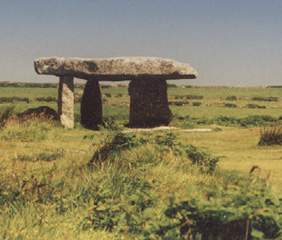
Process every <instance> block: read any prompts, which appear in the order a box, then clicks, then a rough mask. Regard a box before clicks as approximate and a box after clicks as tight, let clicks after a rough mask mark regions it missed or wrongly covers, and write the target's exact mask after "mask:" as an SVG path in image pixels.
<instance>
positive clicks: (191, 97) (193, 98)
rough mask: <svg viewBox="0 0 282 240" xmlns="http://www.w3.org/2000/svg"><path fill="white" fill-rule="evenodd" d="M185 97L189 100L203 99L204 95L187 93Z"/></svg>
mask: <svg viewBox="0 0 282 240" xmlns="http://www.w3.org/2000/svg"><path fill="white" fill-rule="evenodd" d="M186 99H189V100H202V99H204V96H200V95H187V96H186Z"/></svg>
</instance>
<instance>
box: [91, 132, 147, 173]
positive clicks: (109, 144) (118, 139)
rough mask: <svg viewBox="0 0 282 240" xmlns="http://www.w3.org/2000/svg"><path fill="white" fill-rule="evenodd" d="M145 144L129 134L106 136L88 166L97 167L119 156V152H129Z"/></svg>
mask: <svg viewBox="0 0 282 240" xmlns="http://www.w3.org/2000/svg"><path fill="white" fill-rule="evenodd" d="M144 143H146V140H145V139H143V138H137V137H136V135H134V134H131V133H122V132H118V133H116V134H114V135H113V136H108V137H107V138H106V140H105V142H104V144H103V145H102V147H101V148H99V149H98V150H97V151H96V152H95V153H94V155H93V157H92V159H91V160H90V162H89V166H90V167H91V166H93V165H99V164H101V163H103V162H104V161H105V160H106V159H107V158H110V157H114V156H116V155H119V154H120V153H121V151H124V150H130V149H132V148H134V147H138V146H140V145H142V144H144Z"/></svg>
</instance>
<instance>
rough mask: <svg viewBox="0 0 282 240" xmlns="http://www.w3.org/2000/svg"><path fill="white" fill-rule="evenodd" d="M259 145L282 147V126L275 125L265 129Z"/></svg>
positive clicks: (262, 131)
mask: <svg viewBox="0 0 282 240" xmlns="http://www.w3.org/2000/svg"><path fill="white" fill-rule="evenodd" d="M258 145H260V146H263V145H282V126H281V125H274V126H271V127H266V128H263V129H262V130H261V133H260V140H259V143H258Z"/></svg>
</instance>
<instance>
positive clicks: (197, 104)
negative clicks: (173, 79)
mask: <svg viewBox="0 0 282 240" xmlns="http://www.w3.org/2000/svg"><path fill="white" fill-rule="evenodd" d="M201 105H202V103H201V102H192V106H194V107H199V106H201Z"/></svg>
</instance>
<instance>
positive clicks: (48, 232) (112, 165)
mask: <svg viewBox="0 0 282 240" xmlns="http://www.w3.org/2000/svg"><path fill="white" fill-rule="evenodd" d="M79 91H80V94H81V90H78V92H79ZM102 92H103V93H110V94H111V95H112V97H111V98H107V102H106V103H105V104H104V116H105V117H113V118H114V119H115V120H116V121H117V122H118V123H119V124H120V126H121V125H122V124H125V123H126V122H127V120H128V112H129V106H128V105H129V97H128V96H127V89H126V88H125V87H112V88H106V89H102ZM168 92H169V97H170V98H171V99H174V97H175V96H180V95H182V96H185V95H202V96H204V98H203V100H200V101H201V102H202V105H201V106H199V107H193V106H192V104H190V105H184V106H181V107H176V106H171V109H172V111H173V113H174V114H177V115H180V116H186V115H189V116H190V117H192V118H204V119H214V118H216V117H219V116H232V117H236V118H243V117H247V116H251V115H269V116H272V117H276V118H278V117H279V116H280V115H282V114H281V112H280V107H282V89H278V88H276V89H272V88H223V87H219V88H212V87H201V88H180V87H177V88H169V90H168ZM56 94H57V90H56V89H55V88H11V87H6V88H4V87H3V88H0V96H5V97H11V96H21V97H29V98H30V99H34V100H33V101H31V103H29V104H26V103H16V104H14V105H15V111H16V112H19V111H22V110H26V109H27V108H29V107H35V106H40V105H47V106H51V107H53V108H56V104H55V103H46V104H45V103H44V102H37V101H35V98H36V97H42V96H44V97H48V96H52V97H56ZM117 94H123V95H122V97H117V96H116V95H117ZM227 96H236V97H237V99H238V100H236V101H232V103H235V104H236V105H238V107H237V108H234V109H233V108H232V109H231V108H225V107H224V106H223V103H224V102H226V100H225V98H226V97H227ZM255 96H260V97H270V96H273V97H279V101H278V102H259V104H261V105H265V106H266V107H267V108H266V109H248V108H244V106H245V105H246V104H248V103H252V102H254V101H252V100H251V98H252V97H255ZM197 101H198V100H197ZM191 102H192V101H191ZM6 106H11V104H1V105H0V110H1V109H4V108H5V107H6ZM75 111H76V114H77V115H78V114H79V104H76V106H75ZM172 124H173V125H174V124H175V125H179V126H181V124H182V120H177V121H176V122H173V123H172ZM201 126H202V125H201ZM205 126H206V127H210V128H213V129H216V128H217V129H218V128H220V130H221V131H212V132H193V133H191V132H184V131H181V130H174V131H172V133H173V135H175V139H174V138H173V137H172V138H173V139H171V138H165V139H162V138H160V136H163V135H164V132H158V131H156V132H149V133H148V132H138V133H136V137H137V140H136V139H135V138H132V139H131V138H130V139H129V140H130V141H131V143H132V144H131V145H130V146H132V147H130V148H129V149H126V148H125V149H122V151H121V152H119V150H117V149H114V150H115V151H114V152H113V153H112V154H111V156H109V157H107V158H106V162H105V163H104V164H102V165H100V166H98V167H97V168H96V169H94V171H93V172H91V171H89V170H88V169H87V167H86V166H87V164H88V162H89V161H90V159H92V157H93V155H94V153H95V151H96V150H97V149H100V148H101V146H102V145H103V144H104V143H105V140H106V139H107V138H108V136H109V135H110V136H111V135H112V134H113V133H112V132H111V131H109V130H107V129H102V130H101V131H89V130H86V129H83V128H82V127H80V125H79V123H78V122H77V123H76V128H75V129H72V130H68V129H63V128H61V127H59V126H57V125H54V124H53V123H52V122H37V121H31V122H26V123H23V124H18V123H14V122H11V123H8V125H7V126H5V128H3V129H1V130H0V168H1V173H0V202H1V201H4V200H5V199H6V200H5V201H6V202H5V204H3V205H2V204H0V222H1V227H0V239H139V237H138V236H139V235H134V236H133V235H131V234H129V233H128V232H126V231H124V232H120V231H119V230H118V229H114V230H113V231H112V232H110V231H104V230H103V229H101V228H93V224H92V225H91V224H90V227H89V226H88V225H89V221H90V220H91V216H92V217H93V214H94V213H95V214H97V213H98V212H97V209H96V208H95V207H94V206H95V201H94V200H95V199H97V198H98V197H99V196H108V195H107V194H110V196H111V198H110V200H109V198H107V200H106V205H103V206H100V207H105V208H106V209H108V210H107V211H110V210H111V209H110V208H109V206H110V205H111V204H113V203H115V204H117V206H119V207H120V208H123V207H128V205H127V204H126V203H124V202H123V200H124V199H125V200H126V199H127V198H131V197H132V195H134V194H136V195H137V197H138V196H139V197H140V194H139V192H138V191H139V190H140V191H141V192H142V191H143V190H144V191H145V193H146V194H147V192H146V191H147V190H146V188H145V189H143V188H142V187H141V188H140V186H139V185H138V184H137V185H136V186H137V187H134V188H133V189H134V191H135V193H134V194H131V193H130V189H129V188H130V186H131V184H135V183H136V181H137V183H139V181H141V186H142V184H143V183H146V184H147V183H148V184H149V185H150V186H151V188H150V190H148V191H149V195H150V197H152V199H153V200H154V201H156V203H158V204H157V206H156V207H154V208H153V214H151V215H153V216H154V217H156V218H158V217H161V216H162V214H163V211H164V209H165V208H166V207H167V206H168V202H169V200H170V198H171V196H174V198H175V199H176V201H177V202H178V203H179V204H180V203H181V202H182V201H185V200H187V199H191V198H193V197H197V198H199V199H202V200H203V199H205V198H204V197H203V196H205V195H206V194H207V193H208V192H209V191H211V190H212V189H217V188H220V187H223V186H231V187H234V186H237V184H238V183H237V181H238V182H240V184H241V185H240V186H248V184H247V183H245V179H246V178H248V176H249V172H250V170H251V169H252V168H253V167H254V166H256V167H258V169H259V173H258V174H259V176H260V177H261V178H263V179H267V183H268V184H269V185H271V188H272V192H273V193H274V194H275V195H277V196H281V195H282V188H281V185H282V177H281V171H282V163H281V161H282V158H281V156H282V149H281V147H280V146H258V142H259V140H260V127H256V128H253V127H241V126H232V127H225V126H218V125H215V124H212V125H209V124H206V125H205ZM193 127H199V126H198V125H195V126H193ZM173 135H172V136H173ZM138 139H146V141H149V143H148V144H147V143H146V144H145V142H143V144H141V145H138V144H135V143H136V141H137V143H138V141H139V140H138ZM156 139H157V140H156ZM126 141H128V140H126ZM154 141H156V142H157V144H156V143H154ZM175 142H177V144H176V145H174V144H175ZM187 145H193V146H196V147H197V148H200V149H204V150H205V152H208V153H210V154H211V155H212V156H219V157H220V158H219V162H218V169H217V170H216V172H215V174H209V173H205V172H202V171H201V170H200V169H199V168H198V167H197V166H194V165H192V164H191V161H189V160H188V159H187V157H185V151H182V150H181V149H182V146H187ZM179 149H180V150H179ZM178 150H179V151H178ZM183 154H184V155H183ZM134 186H135V185H134ZM138 186H139V187H138ZM137 190H138V191H137ZM136 191H137V192H136ZM112 196H115V197H112ZM141 196H145V195H142V194H141ZM3 199H4V200H3ZM122 199H123V200H122ZM156 199H157V200H156ZM218 200H219V201H220V200H222V201H223V197H222V198H221V197H219V198H218ZM112 201H113V202H112ZM143 201H144V202H146V201H145V200H143ZM203 201H204V200H203ZM124 204H125V205H124ZM109 209H110V210H109ZM127 210H128V211H132V214H136V212H135V210H134V209H127ZM111 211H112V210H111ZM151 215H150V216H151ZM134 216H135V215H134ZM136 217H138V218H139V217H140V216H139V215H138V214H137V215H136ZM154 217H152V218H154ZM141 220H142V219H141ZM90 222H91V221H90ZM155 222H158V221H157V220H155ZM149 223H150V221H148V224H149ZM83 224H84V225H83ZM99 224H100V225H101V222H100V223H99ZM100 225H99V226H100ZM83 226H84V227H85V229H84V227H83ZM87 226H88V227H87ZM148 227H149V226H148ZM121 228H122V229H123V230H124V226H121Z"/></svg>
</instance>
